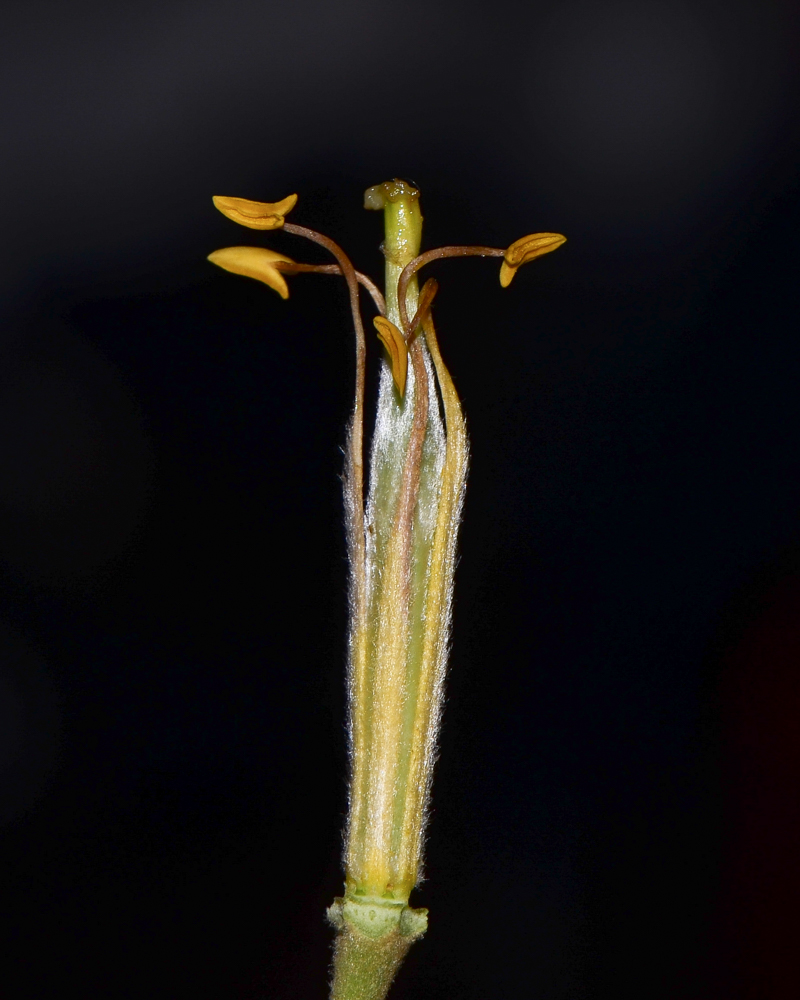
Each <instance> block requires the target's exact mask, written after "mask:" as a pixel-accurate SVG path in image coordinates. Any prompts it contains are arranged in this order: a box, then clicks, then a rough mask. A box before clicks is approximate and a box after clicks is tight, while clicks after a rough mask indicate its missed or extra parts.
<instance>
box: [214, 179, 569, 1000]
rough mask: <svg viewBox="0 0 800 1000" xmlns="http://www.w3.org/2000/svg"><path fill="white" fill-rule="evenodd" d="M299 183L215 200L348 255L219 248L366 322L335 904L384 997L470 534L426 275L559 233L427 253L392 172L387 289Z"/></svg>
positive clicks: (462, 455) (545, 247)
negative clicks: (502, 245) (282, 192)
mask: <svg viewBox="0 0 800 1000" xmlns="http://www.w3.org/2000/svg"><path fill="white" fill-rule="evenodd" d="M296 201H297V197H296V195H290V196H289V197H288V198H284V199H283V201H280V202H275V203H268V202H255V201H248V200H247V199H244V198H220V197H217V198H215V199H214V204H215V205H216V206H217V208H218V209H219V210H220V211H221V212H223V213H224V214H225V215H226V216H227V217H228V218H230V219H232V220H233V221H234V222H237V223H239V224H240V225H244V226H248V227H249V228H251V229H283V231H284V232H285V233H287V234H288V235H291V236H300V237H303V238H305V239H308V240H311V241H312V242H313V243H316V244H318V245H320V246H322V247H324V248H325V249H327V250H328V251H329V252H330V253H331V254H332V255H333V256H334V258H335V260H336V263H335V264H306V263H298V262H296V261H294V260H292V259H291V258H289V257H285V256H283V255H282V254H280V253H277V252H275V251H272V250H266V249H263V248H258V247H227V248H225V249H223V250H217V251H215V252H214V253H212V254H210V255H209V258H208V259H209V260H210V261H212V263H214V264H217V265H219V266H220V267H222V268H224V269H225V270H228V271H232V272H233V273H235V274H243V275H247V276H249V277H252V278H256V279H257V280H259V281H262V282H264V283H265V284H267V285H269V286H270V287H271V288H273V289H275V290H276V291H277V292H278V294H279V295H281V297H282V298H284V299H285V298H287V297H288V294H289V292H288V288H287V287H286V282H285V280H284V277H283V273H286V272H289V273H295V274H296V273H300V272H316V273H325V274H338V275H341V276H343V277H344V278H345V280H346V282H347V285H348V290H349V294H350V305H351V310H352V316H353V326H354V328H355V335H356V338H355V339H356V386H355V401H354V405H353V416H352V419H351V423H350V428H349V433H348V439H347V446H346V448H345V475H344V477H343V478H344V501H345V519H346V527H347V536H348V555H349V562H350V630H349V657H348V659H349V663H348V694H349V697H348V702H349V706H348V708H349V726H348V729H349V743H350V765H351V773H350V787H349V797H350V809H349V815H348V820H347V834H346V838H345V857H344V862H345V890H344V895H343V896H342V897H340V898H338V899H336V900H335V901H334V904H333V906H332V907H331V908H330V910H329V911H328V913H329V919H330V921H331V923H332V924H333V925H334V926H335V927H336V929H337V932H338V935H337V941H336V950H335V959H334V976H333V984H332V994H331V995H332V998H333V1000H355V998H357V1000H382V998H383V997H384V995H385V993H386V991H387V990H388V988H389V985H390V983H391V981H392V979H393V977H394V974H395V972H396V970H397V968H398V967H399V965H400V963H401V961H402V960H403V957H404V956H405V954H406V952H407V951H408V948H409V947H410V945H411V943H412V942H413V941H414V940H416V939H417V938H418V937H420V936H421V935H422V934H423V933H424V932H425V929H426V927H427V910H424V909H413V908H412V907H411V906H409V905H408V904H409V897H410V894H411V892H412V890H413V889H414V886H415V885H416V884H417V882H418V881H419V877H420V870H421V865H422V847H423V841H424V832H425V824H426V821H427V817H428V802H429V798H430V789H431V781H432V777H433V765H434V761H435V758H436V741H437V736H438V730H439V721H440V717H441V712H442V705H443V696H444V683H445V674H446V669H447V657H448V651H449V642H450V624H451V616H452V599H453V578H454V573H455V563H456V536H457V533H458V527H459V523H460V519H461V508H462V503H463V498H464V489H465V483H466V474H467V457H468V444H467V433H466V424H465V421H464V415H463V412H462V409H461V404H460V402H459V399H458V394H457V392H456V389H455V386H454V384H453V380H452V378H451V376H450V373H449V372H448V370H447V368H446V367H445V364H444V361H443V360H442V355H441V352H440V350H439V343H438V339H437V336H436V331H435V328H434V323H433V316H432V312H431V309H432V304H433V300H434V297H435V295H436V292H437V288H438V284H437V282H436V281H435V280H434V279H429V280H428V281H427V282H425V284H424V285H423V287H422V290H420V289H419V288H418V283H417V275H418V272H419V271H420V269H421V268H422V267H424V266H426V265H427V264H429V263H432V262H434V261H436V260H439V259H442V258H445V257H464V256H483V257H502V258H503V263H502V266H501V270H500V283H501V284H502V285H503V286H504V287H505V286H507V285H508V284H509V283H510V281H511V280H512V278H513V276H514V274H515V273H516V270H517V268H519V267H520V266H521V265H522V264H524V263H526V262H527V261H529V260H533V259H534V258H535V257H538V256H541V255H542V254H545V253H549V252H550V251H552V250H555V249H556V248H557V247H559V246H561V244H562V243H563V242H564V237H563V236H561V235H559V234H557V233H535V234H533V235H531V236H525V237H523V238H522V239H520V240H517V241H516V242H514V243H512V244H511V246H510V247H508V249H507V250H502V249H498V248H497V247H485V246H467V247H459V246H455V247H453V246H450V247H441V248H439V249H437V250H428V251H426V252H425V253H420V241H421V235H422V213H421V211H420V208H419V191H417V189H416V188H415V187H413V186H412V185H410V184H408V183H407V182H406V181H401V180H396V179H395V180H393V181H388V182H386V183H385V184H378V185H375V186H374V187H372V188H369V190H368V191H367V192H366V194H365V207H366V208H371V209H379V210H383V212H384V223H385V231H386V239H385V242H384V243H383V244H382V247H381V249H382V251H383V254H384V258H385V273H386V286H385V298H384V296H383V295H382V294H381V292H380V291H379V289H378V288H377V287H376V286H375V284H374V283H373V282H372V281H371V280H370V279H369V278H368V277H367V276H366V275H364V274H361V273H360V272H359V271H356V270H355V268H354V267H353V265H352V263H351V262H350V260H349V259H348V258H347V256H346V255H345V254H344V252H343V251H342V249H341V248H340V247H339V246H338V245H337V244H336V243H334V242H333V240H331V239H329V238H328V237H327V236H323V235H322V234H321V233H317V232H315V231H314V230H312V229H307V228H306V227H304V226H299V225H296V224H293V223H287V222H286V221H285V215H286V213H287V212H289V211H290V210H291V209H292V208H293V207H294V205H295V202H296ZM359 285H361V286H362V287H364V288H366V289H367V291H368V292H369V294H370V296H371V297H372V301H373V303H374V305H375V307H376V309H377V312H378V315H377V316H375V317H374V319H373V325H374V327H375V329H376V331H377V334H378V338H379V339H380V341H381V343H382V344H383V347H384V348H385V356H384V358H383V364H382V367H381V375H380V383H379V389H378V407H377V409H378V412H377V417H376V420H375V429H374V433H373V439H372V443H371V449H370V458H369V475H368V489H367V491H366V497H365V495H364V492H365V491H364V479H365V476H364V460H363V436H364V373H365V354H366V341H365V336H364V328H363V323H362V320H361V313H360V303H359Z"/></svg>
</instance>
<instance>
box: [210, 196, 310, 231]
mask: <svg viewBox="0 0 800 1000" xmlns="http://www.w3.org/2000/svg"><path fill="white" fill-rule="evenodd" d="M214 204H215V206H216V207H217V208H218V209H219V210H220V212H222V214H223V215H226V216H227V217H228V218H229V219H232V220H233V221H234V222H238V223H239V225H240V226H247V227H248V229H280V228H281V226H282V225H283V223H284V216H286V215H288V214H289V212H291V210H292V209H293V208H294V206H295V205H296V204H297V195H296V194H290V195H289V196H288V198H284V199H283V200H282V201H274V202H269V201H250V200H249V199H247V198H227V197H225V196H224V195H219V194H216V195H214Z"/></svg>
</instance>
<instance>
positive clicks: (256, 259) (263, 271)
mask: <svg viewBox="0 0 800 1000" xmlns="http://www.w3.org/2000/svg"><path fill="white" fill-rule="evenodd" d="M208 259H209V260H210V261H211V263H212V264H216V265H217V266H218V267H221V268H223V269H224V270H226V271H231V272H232V273H233V274H244V275H245V276H246V277H248V278H255V279H256V281H263V282H264V284H265V285H269V287H270V288H274V289H275V291H276V292H277V293H278V295H280V297H281V298H282V299H288V298H289V289H288V287H287V286H286V281H285V280H284V277H283V275H282V274H281V272H280V271H279V270H278V269H277V267H276V266H275V265H276V264H277V263H278V262H279V261H280V262H283V263H284V264H294V261H293V260H292V259H291V257H286V256H284V254H281V253H275V251H274V250H267V249H266V248H265V247H225V248H224V249H223V250H215V251H214V253H211V254H209V255H208Z"/></svg>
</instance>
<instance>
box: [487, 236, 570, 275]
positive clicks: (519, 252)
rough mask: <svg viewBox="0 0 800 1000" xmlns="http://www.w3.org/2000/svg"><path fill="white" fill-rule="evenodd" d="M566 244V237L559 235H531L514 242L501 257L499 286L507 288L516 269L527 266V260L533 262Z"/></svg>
mask: <svg viewBox="0 0 800 1000" xmlns="http://www.w3.org/2000/svg"><path fill="white" fill-rule="evenodd" d="M566 242H567V238H566V236H562V235H561V233H532V234H531V235H530V236H523V237H522V239H519V240H515V241H514V242H513V243H512V244H511V246H510V247H509V248H508V250H506V252H505V254H504V255H503V258H504V259H503V263H502V264H501V265H500V284H501V285H502V286H503V288H507V287H508V286H509V285H510V284H511V281H512V279H513V277H514V275H515V274H516V273H517V268H519V267H522V265H523V264H527V263H528V261H529V260H535V259H536V258H537V257H541V256H542V255H543V254H546V253H551V252H552V251H553V250H558V248H559V247H560V246H561V244H562V243H566Z"/></svg>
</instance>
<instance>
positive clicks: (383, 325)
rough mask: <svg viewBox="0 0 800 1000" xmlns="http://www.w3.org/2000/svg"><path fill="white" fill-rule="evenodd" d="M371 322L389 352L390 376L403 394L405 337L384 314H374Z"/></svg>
mask: <svg viewBox="0 0 800 1000" xmlns="http://www.w3.org/2000/svg"><path fill="white" fill-rule="evenodd" d="M372 322H373V324H374V326H375V329H376V330H377V331H378V339H379V340H380V342H381V343H382V344H383V346H384V347H385V348H386V350H387V351H388V353H389V361H390V363H391V366H392V378H393V379H394V384H395V385H396V386H397V391H398V392H399V393H400V395H401V396H403V395H404V393H405V391H406V377H407V375H408V347H407V346H406V341H405V337H403V334H402V333H400V331H399V330H398V329H397V327H396V326H395V325H394V323H391V322H389V320H388V319H386V317H385V316H376V317H375V319H373V321H372Z"/></svg>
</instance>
